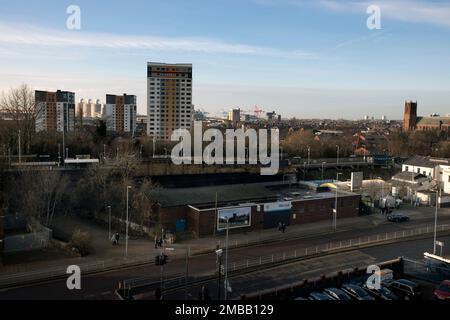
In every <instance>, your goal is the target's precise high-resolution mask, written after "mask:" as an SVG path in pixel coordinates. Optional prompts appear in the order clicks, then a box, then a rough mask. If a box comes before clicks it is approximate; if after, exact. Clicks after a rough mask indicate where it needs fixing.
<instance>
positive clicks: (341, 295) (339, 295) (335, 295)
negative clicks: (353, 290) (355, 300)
mask: <svg viewBox="0 0 450 320" xmlns="http://www.w3.org/2000/svg"><path fill="white" fill-rule="evenodd" d="M323 293H325V294H326V295H327V296H330V297H331V298H332V299H334V300H341V301H345V300H352V298H351V297H350V296H349V295H348V294H346V293H345V292H344V291H342V290H341V289H338V288H327V289H325V290H323Z"/></svg>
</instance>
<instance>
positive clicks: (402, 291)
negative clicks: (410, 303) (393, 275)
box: [385, 279, 422, 300]
mask: <svg viewBox="0 0 450 320" xmlns="http://www.w3.org/2000/svg"><path fill="white" fill-rule="evenodd" d="M385 285H386V287H387V288H388V289H389V290H391V291H392V292H394V294H395V295H397V296H399V297H400V298H402V299H404V300H420V299H421V298H422V288H421V286H420V285H419V284H417V283H415V282H413V281H410V280H406V279H399V280H393V281H387V282H385Z"/></svg>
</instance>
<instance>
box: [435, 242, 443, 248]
mask: <svg viewBox="0 0 450 320" xmlns="http://www.w3.org/2000/svg"><path fill="white" fill-rule="evenodd" d="M436 245H437V246H439V247H443V246H444V243H443V242H442V241H436Z"/></svg>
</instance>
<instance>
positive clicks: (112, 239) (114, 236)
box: [111, 234, 117, 246]
mask: <svg viewBox="0 0 450 320" xmlns="http://www.w3.org/2000/svg"><path fill="white" fill-rule="evenodd" d="M111 242H112V244H113V246H115V245H116V244H117V240H116V234H113V236H112V237H111Z"/></svg>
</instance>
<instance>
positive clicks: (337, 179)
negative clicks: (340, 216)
mask: <svg viewBox="0 0 450 320" xmlns="http://www.w3.org/2000/svg"><path fill="white" fill-rule="evenodd" d="M341 174H342V173H341V172H337V173H336V183H335V186H336V197H335V201H334V210H333V230H334V231H336V229H337V210H338V182H339V176H340V175H341Z"/></svg>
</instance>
